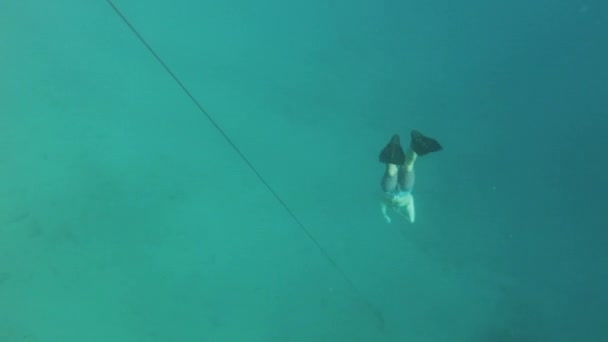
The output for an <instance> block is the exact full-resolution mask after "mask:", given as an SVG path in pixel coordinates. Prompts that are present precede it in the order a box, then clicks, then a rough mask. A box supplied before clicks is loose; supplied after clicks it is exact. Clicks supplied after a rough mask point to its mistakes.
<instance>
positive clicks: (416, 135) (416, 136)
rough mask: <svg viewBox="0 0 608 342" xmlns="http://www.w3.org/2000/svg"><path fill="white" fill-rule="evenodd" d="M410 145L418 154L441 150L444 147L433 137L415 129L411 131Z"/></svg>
mask: <svg viewBox="0 0 608 342" xmlns="http://www.w3.org/2000/svg"><path fill="white" fill-rule="evenodd" d="M411 138H412V140H411V142H410V147H411V148H412V150H414V152H416V154H417V155H419V156H423V155H425V154H429V153H431V152H437V151H440V150H441V149H442V148H443V147H441V145H440V144H439V142H438V141H437V140H435V139H433V138H429V137H426V136H424V135H422V133H420V132H418V131H416V130H413V131H412V133H411Z"/></svg>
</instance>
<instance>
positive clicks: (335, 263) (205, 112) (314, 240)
mask: <svg viewBox="0 0 608 342" xmlns="http://www.w3.org/2000/svg"><path fill="white" fill-rule="evenodd" d="M106 2H107V3H108V4H109V5H110V6H111V7H112V9H113V10H114V12H115V13H116V14H117V15H118V16H119V17H120V18H121V19H122V21H123V22H124V23H125V24H126V25H127V26H128V27H129V29H130V30H131V32H132V33H133V34H134V35H135V36H136V37H137V39H138V40H139V41H140V42H141V43H142V44H143V45H144V46H145V47H146V49H147V50H148V51H149V52H150V54H152V56H153V57H154V58H155V59H156V60H157V61H158V63H160V65H161V66H162V67H163V69H165V71H166V72H167V73H168V74H169V75H170V76H171V78H173V80H174V81H175V83H177V85H178V86H179V87H180V88H181V89H182V91H183V92H184V93H185V94H186V96H187V97H188V98H189V99H190V100H191V101H192V102H193V103H194V105H195V106H196V107H197V108H198V110H199V111H200V112H201V114H203V115H204V116H205V117H206V118H207V119H208V120H209V122H211V124H212V125H213V126H214V127H215V129H216V130H217V131H218V132H219V133H220V134H221V135H222V136H223V137H224V140H226V142H227V143H228V144H229V145H230V146H231V147H232V148H233V149H234V151H235V152H236V153H237V154H238V155H239V157H241V159H242V160H243V162H245V164H246V165H247V166H248V167H249V169H250V170H251V171H252V172H253V173H254V174H255V175H256V176H257V178H258V179H259V181H260V182H262V184H264V186H265V187H266V189H268V191H269V192H270V193H271V194H272V195H273V196H274V198H275V199H276V200H277V202H279V204H280V205H281V206H282V207H283V208H284V209H285V211H286V212H287V213H288V214H289V216H291V218H292V219H293V221H294V222H295V223H296V225H297V226H298V227H299V228H300V229H301V230H302V232H304V234H305V235H306V236H307V237H308V238H309V239H310V241H312V243H313V244H314V245H315V246H316V247H317V248H318V249H319V251H320V252H321V254H322V255H323V256H324V257H325V258H326V259H327V260H328V261H329V263H330V264H331V265H332V266H333V267H334V269H335V270H336V272H338V273H339V274H340V275H341V276H342V278H344V280H345V281H346V283H347V284H348V285H349V286H350V287H351V289H352V290H353V291H354V292H355V293H356V294H357V295H358V296H359V297H360V298H362V299H363V300H364V302H365V305H366V306H367V307H368V308H369V309H371V310H372V311H373V312H374V314H375V315H376V316H377V318H378V319H379V320H380V322H381V323H380V324H383V322H382V321H383V318H382V317H381V313H379V312H378V311H377V310H376V309H375V308H374V307H373V306H372V305H371V304H370V303H369V302H368V301H367V300H366V299H365V297H364V296H363V294H362V293H361V291H359V289H358V288H357V287H356V286H355V284H354V283H353V281H352V280H351V279H350V278H349V277H348V275H347V274H346V272H344V270H343V269H342V268H341V267H340V266H339V265H338V263H337V262H336V261H335V260H334V259H333V258H332V257H331V255H330V254H329V253H328V252H327V251H326V250H325V248H323V246H321V244H320V243H319V241H318V240H317V239H316V238H315V237H314V235H312V233H311V232H310V230H309V229H308V228H307V227H306V226H305V225H304V224H303V223H302V221H300V219H298V217H297V216H296V215H295V214H294V212H293V211H292V210H291V209H290V208H289V206H288V205H287V203H285V201H284V200H283V199H282V198H281V196H279V194H278V193H277V192H276V191H275V190H274V188H273V187H272V186H271V185H270V184H269V183H268V182H267V181H266V179H265V178H264V177H263V176H262V174H261V173H260V172H259V171H258V170H257V168H256V167H255V166H254V165H253V164H252V163H251V161H250V160H249V159H248V158H247V156H245V154H244V153H243V152H242V151H241V150H240V149H239V147H238V146H237V145H236V144H235V143H234V141H233V140H232V139H231V138H230V137H229V136H228V134H226V132H225V131H224V130H223V129H222V127H221V126H220V125H219V124H218V123H217V121H216V120H215V119H214V118H213V117H212V116H211V115H210V114H209V112H208V111H207V110H205V108H204V107H203V106H202V105H201V104H200V102H198V100H197V99H196V98H195V97H194V96H193V95H192V93H191V92H190V91H189V90H188V88H187V87H186V86H185V85H184V84H183V83H182V82H181V81H180V79H179V78H178V77H177V76H176V75H175V73H174V72H173V71H172V70H171V69H170V68H169V66H168V65H167V63H165V62H164V61H163V59H162V58H160V56H159V55H158V54H157V53H156V51H155V50H154V49H153V48H152V46H150V44H148V42H147V41H146V40H145V39H144V38H143V36H142V35H141V34H140V33H139V31H137V29H136V28H135V27H134V26H133V25H132V24H131V22H130V21H129V20H128V19H127V17H125V15H124V14H122V12H121V11H120V10H119V9H118V8H117V7H116V5H114V3H113V2H112V1H111V0H106Z"/></svg>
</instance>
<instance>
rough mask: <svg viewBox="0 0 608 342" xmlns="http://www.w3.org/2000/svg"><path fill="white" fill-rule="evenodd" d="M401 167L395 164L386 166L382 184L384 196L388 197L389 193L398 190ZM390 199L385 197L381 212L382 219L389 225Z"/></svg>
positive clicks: (382, 201) (381, 203)
mask: <svg viewBox="0 0 608 342" xmlns="http://www.w3.org/2000/svg"><path fill="white" fill-rule="evenodd" d="M398 173H399V166H397V165H395V164H386V169H385V170H384V175H383V176H382V181H381V182H380V186H381V187H382V191H384V192H385V194H383V196H387V195H386V193H387V192H392V191H394V190H395V189H396V188H397V184H398V182H399V174H398ZM388 206H389V203H388V199H387V198H386V197H383V198H382V200H381V201H380V212H381V213H382V217H384V220H385V221H386V222H387V223H391V218H390V217H389V216H388V213H387V211H388Z"/></svg>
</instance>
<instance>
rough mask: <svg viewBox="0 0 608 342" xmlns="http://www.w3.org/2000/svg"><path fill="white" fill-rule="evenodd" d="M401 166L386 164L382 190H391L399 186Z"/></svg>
mask: <svg viewBox="0 0 608 342" xmlns="http://www.w3.org/2000/svg"><path fill="white" fill-rule="evenodd" d="M398 172H399V167H398V166H397V165H395V164H386V169H385V171H384V175H383V176H382V182H381V186H382V191H384V192H390V191H393V190H395V189H396V188H397V184H398V181H399V176H398Z"/></svg>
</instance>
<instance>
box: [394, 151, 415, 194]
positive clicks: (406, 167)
mask: <svg viewBox="0 0 608 342" xmlns="http://www.w3.org/2000/svg"><path fill="white" fill-rule="evenodd" d="M416 158H417V155H416V152H414V151H413V150H412V149H408V150H407V151H406V152H405V163H403V167H401V168H400V169H399V177H398V179H399V188H401V190H404V191H410V190H411V189H412V188H413V187H414V180H415V173H414V163H415V162H416Z"/></svg>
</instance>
